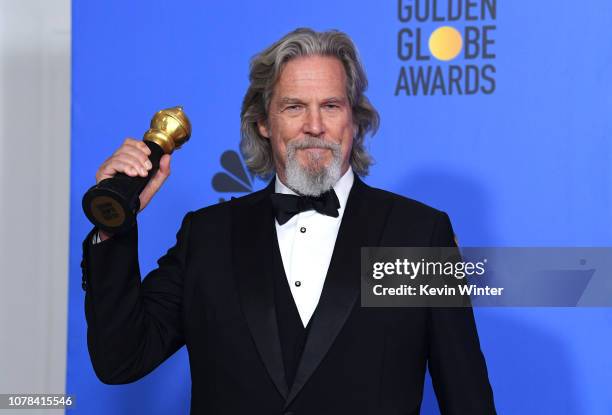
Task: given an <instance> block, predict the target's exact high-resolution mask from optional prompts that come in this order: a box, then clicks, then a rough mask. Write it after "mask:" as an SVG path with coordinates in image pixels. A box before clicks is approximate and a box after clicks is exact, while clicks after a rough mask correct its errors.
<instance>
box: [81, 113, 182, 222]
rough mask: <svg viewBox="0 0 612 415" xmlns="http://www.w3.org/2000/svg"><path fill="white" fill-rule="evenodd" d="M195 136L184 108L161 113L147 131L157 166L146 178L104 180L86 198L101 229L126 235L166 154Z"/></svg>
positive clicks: (123, 176) (122, 176)
mask: <svg viewBox="0 0 612 415" xmlns="http://www.w3.org/2000/svg"><path fill="white" fill-rule="evenodd" d="M189 137H191V122H190V121H189V118H187V116H186V115H185V112H184V111H183V108H182V107H172V108H167V109H164V110H161V111H158V112H157V113H155V115H154V116H153V119H152V120H151V126H150V128H149V130H147V132H145V134H144V137H143V141H144V142H145V144H146V145H147V147H149V149H150V150H151V155H150V156H149V160H150V161H151V164H152V165H153V167H152V168H151V169H150V170H149V172H148V175H147V176H146V177H140V176H136V177H130V176H128V175H126V174H123V173H118V174H116V175H115V176H114V177H112V178H109V179H105V180H102V181H101V182H100V183H98V184H96V185H95V186H93V187H92V188H90V189H89V190H88V191H87V193H85V196H83V211H84V212H85V215H86V216H87V218H88V219H89V220H90V221H91V222H92V223H93V224H94V225H95V226H96V227H97V228H99V229H102V230H103V231H105V232H109V233H112V234H117V233H123V232H125V231H127V230H129V229H130V228H131V227H132V226H133V225H134V224H135V223H136V215H137V214H138V211H139V210H140V198H139V196H140V193H141V192H142V190H143V189H144V188H145V186H146V185H147V183H148V182H149V180H150V179H151V178H152V177H153V176H155V173H157V170H159V161H160V160H161V157H162V156H163V155H164V154H172V152H173V151H174V150H176V149H178V148H180V147H181V146H182V145H183V144H185V142H186V141H187V140H189Z"/></svg>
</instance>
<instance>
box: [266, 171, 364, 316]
mask: <svg viewBox="0 0 612 415" xmlns="http://www.w3.org/2000/svg"><path fill="white" fill-rule="evenodd" d="M353 181H354V176H353V170H352V169H351V167H350V166H349V168H348V170H347V171H346V173H344V175H343V176H342V177H341V178H340V180H338V182H336V184H335V185H334V191H335V192H336V195H337V196H338V200H339V201H340V208H339V209H338V217H337V218H334V217H331V216H327V215H323V214H321V213H319V212H317V211H315V210H309V211H306V212H301V213H299V214H297V215H295V216H293V217H292V218H291V219H289V221H288V222H286V223H284V224H283V225H279V224H278V221H276V220H275V221H274V223H275V225H276V236H277V238H278V246H279V248H280V253H281V257H282V260H283V267H284V269H285V275H286V276H287V281H288V282H289V287H290V288H291V294H293V300H294V301H295V305H296V306H297V309H298V312H299V314H300V318H301V319H302V324H303V325H304V327H306V325H307V324H308V321H310V318H311V317H312V314H313V313H314V311H315V309H316V308H317V304H318V303H319V298H320V297H321V291H323V284H324V283H325V277H326V275H327V269H328V268H329V263H330V261H331V257H332V253H333V252H334V246H335V244H336V237H337V236H338V230H339V229H340V222H341V221H342V216H343V214H344V208H345V207H346V201H347V199H348V195H349V192H350V190H351V187H352V186H353ZM274 188H275V191H276V193H284V194H296V193H295V192H294V191H293V190H291V189H289V188H288V187H287V186H285V185H284V184H283V183H282V182H281V181H280V179H279V178H278V175H277V176H276V182H275V184H274Z"/></svg>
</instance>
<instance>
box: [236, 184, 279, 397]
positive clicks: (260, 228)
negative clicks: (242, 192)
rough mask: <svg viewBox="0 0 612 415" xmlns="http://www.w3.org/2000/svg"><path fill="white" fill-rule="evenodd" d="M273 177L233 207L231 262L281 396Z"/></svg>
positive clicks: (261, 351) (263, 356)
mask: <svg viewBox="0 0 612 415" xmlns="http://www.w3.org/2000/svg"><path fill="white" fill-rule="evenodd" d="M273 191H274V181H272V182H271V184H270V185H269V186H268V187H267V188H266V189H264V191H263V192H262V195H261V197H260V198H258V199H257V200H255V201H253V202H252V203H241V204H239V205H236V206H234V209H233V218H232V223H233V230H232V244H233V248H234V249H233V255H234V258H233V264H234V265H235V267H236V281H237V283H238V290H239V292H240V299H241V302H242V307H243V311H244V315H245V318H246V320H247V323H248V325H249V328H250V330H251V334H252V336H253V340H254V341H255V345H256V347H257V350H258V351H259V354H260V356H261V360H262V361H263V363H264V365H265V367H266V370H267V371H268V374H269V375H270V378H271V379H272V382H274V385H275V386H276V388H277V389H278V391H279V393H280V394H281V395H282V396H283V398H286V397H287V393H288V387H287V383H286V380H285V369H284V366H283V359H282V353H281V345H280V339H279V334H278V324H277V320H276V310H275V304H274V291H273V290H274V287H273V280H272V277H273V276H272V271H273V270H272V252H273V249H274V244H277V243H278V242H277V241H276V240H275V236H274V235H275V232H274V215H273V212H272V206H271V204H270V199H269V194H270V193H272V192H273Z"/></svg>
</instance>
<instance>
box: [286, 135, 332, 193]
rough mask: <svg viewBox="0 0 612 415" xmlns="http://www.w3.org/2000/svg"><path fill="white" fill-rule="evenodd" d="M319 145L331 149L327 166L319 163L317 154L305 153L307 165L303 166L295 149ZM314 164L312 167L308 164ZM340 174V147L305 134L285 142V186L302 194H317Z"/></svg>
mask: <svg viewBox="0 0 612 415" xmlns="http://www.w3.org/2000/svg"><path fill="white" fill-rule="evenodd" d="M308 147H319V148H328V149H331V151H332V161H331V163H330V165H329V166H328V167H325V166H323V165H321V163H322V160H321V159H320V157H318V156H317V155H313V154H310V153H307V155H308V157H309V159H308V167H304V166H302V165H301V164H300V162H299V161H298V159H297V150H299V149H303V148H308ZM311 165H314V166H315V167H314V168H311V167H310V166H311ZM341 174H342V147H341V146H340V144H335V143H332V142H329V141H327V140H324V139H322V138H317V137H312V136H307V137H305V138H301V139H297V140H293V141H290V142H289V143H288V144H287V165H286V166H285V177H286V180H287V183H286V184H287V187H289V188H290V189H291V190H293V191H294V192H296V193H298V194H300V195H304V196H319V195H320V194H322V193H324V192H326V191H328V190H329V189H331V188H332V187H333V186H334V184H336V182H337V181H338V180H339V179H340V177H341Z"/></svg>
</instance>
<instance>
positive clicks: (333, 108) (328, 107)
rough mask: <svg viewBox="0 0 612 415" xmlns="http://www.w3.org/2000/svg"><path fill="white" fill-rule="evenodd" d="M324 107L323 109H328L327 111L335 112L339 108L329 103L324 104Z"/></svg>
mask: <svg viewBox="0 0 612 415" xmlns="http://www.w3.org/2000/svg"><path fill="white" fill-rule="evenodd" d="M324 107H325V109H328V110H335V109H338V108H340V105H338V104H334V103H329V104H325V105H324Z"/></svg>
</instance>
